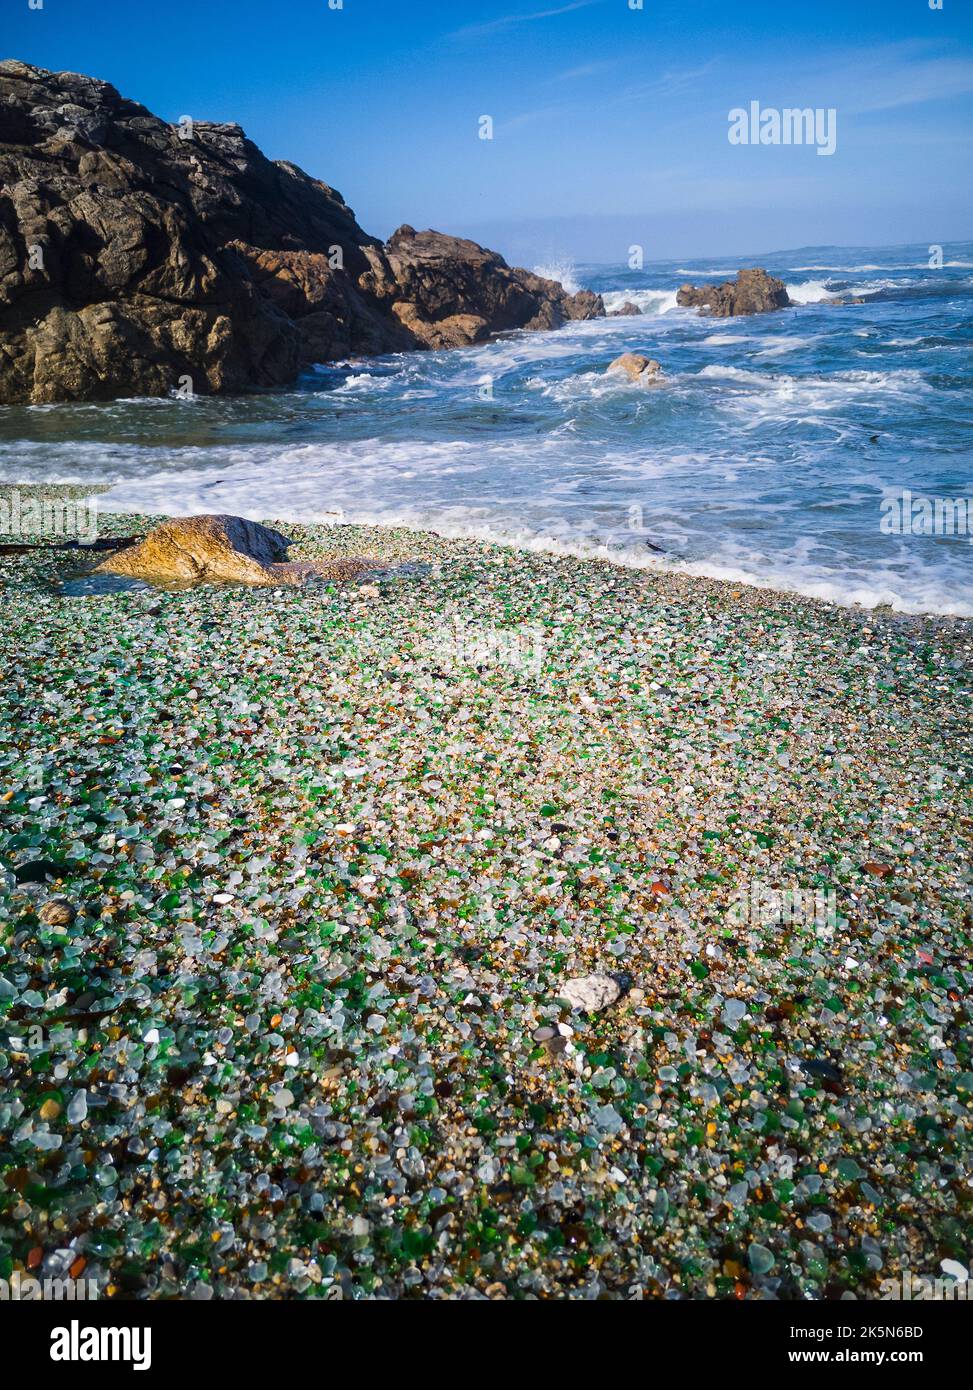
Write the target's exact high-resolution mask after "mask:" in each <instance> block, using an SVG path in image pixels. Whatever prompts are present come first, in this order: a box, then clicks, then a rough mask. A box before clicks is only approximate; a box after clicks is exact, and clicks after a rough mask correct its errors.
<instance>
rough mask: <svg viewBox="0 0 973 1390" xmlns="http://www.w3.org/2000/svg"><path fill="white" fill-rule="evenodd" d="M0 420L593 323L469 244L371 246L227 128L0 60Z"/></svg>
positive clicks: (267, 380)
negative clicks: (15, 407)
mask: <svg viewBox="0 0 973 1390" xmlns="http://www.w3.org/2000/svg"><path fill="white" fill-rule="evenodd" d="M0 185H2V187H3V196H2V197H0V404H15V403H18V402H35V403H36V402H48V401H62V400H107V399H111V398H112V397H116V396H131V395H152V396H160V395H167V394H169V393H170V392H172V391H175V390H179V391H182V392H183V394H189V393H192V394H202V395H205V394H210V393H214V392H233V391H244V390H250V389H254V388H259V387H274V386H281V385H286V384H288V383H290V382H291V381H293V380H294V378H295V376H296V375H297V373H298V372H299V371H300V370H301V369H302V368H303V367H305V366H307V365H309V364H312V363H315V362H329V361H334V360H336V359H339V358H346V357H351V356H359V355H366V354H371V353H380V352H399V351H408V350H410V349H421V348H431V347H452V346H458V345H462V344H466V343H472V342H479V341H481V340H482V339H484V338H486V337H489V336H490V335H491V334H493V333H499V332H503V331H505V330H507V329H511V328H556V327H558V326H559V325H560V324H563V323H565V322H567V321H568V320H570V319H579V318H591V317H594V316H596V315H600V314H603V313H604V305H603V303H602V301H601V298H600V296H598V295H594V294H591V293H590V292H589V291H582V292H581V293H580V294H575V295H572V294H569V293H568V292H567V291H566V290H565V289H564V287H563V286H562V285H559V284H557V283H556V282H555V281H552V280H545V279H542V278H541V277H540V276H537V275H533V274H532V273H531V272H530V271H526V270H517V269H512V268H511V267H509V266H508V265H507V264H506V262H505V261H504V260H503V259H502V258H501V257H500V256H498V255H497V254H496V253H495V252H492V251H486V250H484V249H483V248H482V247H480V246H477V245H476V244H475V243H474V242H472V241H462V240H459V239H458V238H455V237H447V236H443V235H442V234H441V233H438V232H415V231H414V230H413V229H412V228H411V227H401V228H400V229H399V231H398V232H397V233H396V234H395V236H394V237H392V238H391V240H390V241H389V242H388V244H387V245H386V246H383V245H382V243H381V242H380V241H379V240H378V239H377V238H375V237H371V236H369V235H368V233H367V232H365V231H363V230H362V228H361V227H360V226H359V225H358V223H357V221H356V220H355V215H354V213H353V212H352V210H351V209H350V208H349V207H348V206H347V205H346V204H345V202H344V200H343V199H342V197H341V195H340V193H337V192H336V191H335V190H334V189H333V188H329V187H328V185H327V184H325V183H322V182H320V181H319V180H318V179H313V178H311V177H310V176H309V175H308V174H305V173H304V172H303V171H302V170H301V169H299V168H297V166H296V165H294V164H290V163H288V162H287V161H285V160H277V161H272V160H269V159H267V158H266V157H265V156H264V155H263V154H261V152H260V150H259V149H257V147H256V146H255V145H254V144H253V143H252V142H251V141H250V140H248V139H247V137H246V135H245V134H244V132H243V131H242V130H241V128H240V127H239V126H238V125H231V124H219V123H214V122H210V121H199V120H197V121H190V120H189V119H188V118H184V119H182V120H181V121H180V122H179V124H177V125H169V124H168V123H166V122H165V121H161V120H159V119H158V118H157V117H155V116H153V115H152V114H151V113H150V112H149V111H147V110H146V109H145V107H143V106H139V105H138V104H137V103H135V102H133V101H129V100H127V99H126V98H124V97H122V96H121V95H120V94H119V93H118V92H117V91H116V89H115V88H114V87H112V86H110V85H109V84H108V83H107V82H99V81H97V80H95V79H94V78H90V77H83V76H80V75H78V74H77V73H69V72H62V73H53V72H47V71H45V70H44V69H42V68H36V67H31V66H29V65H28V64H26V63H20V62H16V61H14V60H8V61H5V62H0Z"/></svg>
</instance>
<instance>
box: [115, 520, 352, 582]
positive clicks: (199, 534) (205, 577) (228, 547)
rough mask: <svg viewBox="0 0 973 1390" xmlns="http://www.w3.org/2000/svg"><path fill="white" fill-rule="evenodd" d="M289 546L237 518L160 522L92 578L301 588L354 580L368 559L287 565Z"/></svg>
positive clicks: (283, 538)
mask: <svg viewBox="0 0 973 1390" xmlns="http://www.w3.org/2000/svg"><path fill="white" fill-rule="evenodd" d="M289 544H290V542H289V541H288V539H287V537H286V536H282V535H281V534H280V532H279V531H272V530H271V529H270V528H269V527H268V526H261V525H259V523H257V522H255V521H247V520H246V519H245V518H244V517H241V516H191V517H185V518H180V519H177V520H174V521H165V522H163V523H162V525H161V526H156V527H155V528H154V529H153V530H152V531H150V532H149V534H148V535H147V536H146V537H145V539H144V540H143V541H140V542H139V544H138V545H134V546H132V547H131V549H129V550H122V551H119V552H118V553H117V554H115V555H112V556H111V557H110V558H109V559H107V560H103V561H102V562H101V564H100V565H98V566H97V567H96V569H95V571H94V572H95V573H96V574H104V573H110V574H120V575H129V576H131V577H133V578H135V579H147V580H155V581H161V582H163V583H165V582H166V581H177V582H180V583H186V582H188V583H202V582H214V581H215V582H217V583H219V582H223V583H231V584H300V583H303V582H304V581H305V580H307V579H314V578H325V579H344V578H353V577H354V576H355V575H356V574H361V573H363V572H365V571H366V570H369V569H374V568H375V562H374V561H371V560H365V559H362V560H356V559H351V560H331V561H328V562H326V563H320V562H317V563H315V562H305V563H294V562H291V563H288V562H287V561H286V556H287V547H288V546H289Z"/></svg>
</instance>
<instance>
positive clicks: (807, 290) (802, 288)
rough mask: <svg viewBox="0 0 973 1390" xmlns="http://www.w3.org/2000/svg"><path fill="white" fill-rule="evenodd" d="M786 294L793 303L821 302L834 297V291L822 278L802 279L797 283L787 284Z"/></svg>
mask: <svg viewBox="0 0 973 1390" xmlns="http://www.w3.org/2000/svg"><path fill="white" fill-rule="evenodd" d="M787 295H788V298H789V299H790V300H791V302H792V303H794V304H821V303H823V301H824V300H826V299H834V298H835V293H834V291H833V290H829V289H828V287H827V285H826V284H825V283H824V281H823V280H804V281H802V282H801V284H799V285H788V286H787Z"/></svg>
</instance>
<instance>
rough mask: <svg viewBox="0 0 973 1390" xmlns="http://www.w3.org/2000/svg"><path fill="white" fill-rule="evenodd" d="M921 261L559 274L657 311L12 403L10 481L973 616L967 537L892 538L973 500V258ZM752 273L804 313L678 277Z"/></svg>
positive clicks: (971, 550)
mask: <svg viewBox="0 0 973 1390" xmlns="http://www.w3.org/2000/svg"><path fill="white" fill-rule="evenodd" d="M929 258H930V252H929V248H928V247H927V246H910V247H895V248H884V249H875V248H861V247H859V248H847V247H844V248H840V249H838V248H833V247H815V248H812V249H806V250H802V251H797V252H787V253H784V254H775V255H767V256H761V257H752V256H751V257H747V258H743V259H740V260H735V259H716V260H711V261H708V262H704V261H699V262H695V263H693V262H688V261H682V262H657V263H653V264H652V265H650V266H647V267H646V268H645V269H644V270H642V271H633V270H629V269H627V268H623V267H608V266H586V265H577V266H570V267H566V266H558V267H547V268H546V271H547V273H551V274H555V275H556V276H557V277H558V278H561V279H563V280H564V282H565V283H566V284H568V285H569V287H571V288H574V287H577V286H587V287H590V288H592V289H596V290H599V291H601V292H602V293H603V294H605V296H606V300H607V302H608V303H609V306H610V307H611V306H615V305H618V304H620V303H621V302H622V301H623V300H625V299H630V300H633V301H634V302H636V303H637V304H638V305H639V307H640V308H641V309H642V311H643V312H642V316H641V317H638V318H619V319H606V320H597V321H593V322H590V323H583V324H575V325H569V326H568V327H566V328H563V329H561V330H559V331H558V332H555V333H530V334H527V333H521V334H514V335H509V336H507V337H505V338H503V339H500V340H497V341H495V342H492V343H489V344H487V345H485V346H482V347H475V348H469V349H463V350H459V351H454V352H441V353H421V354H407V355H396V356H388V357H381V358H374V359H370V360H367V361H356V362H350V363H340V364H331V365H328V366H327V367H319V368H316V369H315V370H313V371H312V372H309V373H308V374H307V375H306V376H305V378H304V379H302V381H301V382H299V383H298V385H297V387H296V388H294V389H292V390H289V391H286V392H280V393H274V394H268V395H263V396H252V397H244V398H235V399H207V398H203V397H199V398H196V399H195V400H192V401H184V400H177V399H172V400H164V401H159V400H133V401H120V402H115V403H112V404H97V405H76V406H63V405H62V406H43V407H30V408H12V409H11V408H8V409H6V410H0V480H4V481H7V482H12V481H20V482H25V481H31V482H38V481H41V480H52V481H54V480H56V481H61V482H68V481H69V482H84V483H87V482H91V483H108V484H110V485H111V490H110V491H109V492H108V493H107V494H106V496H105V497H104V498H103V499H102V505H103V506H104V507H106V508H110V509H114V510H139V511H152V512H169V513H183V514H185V513H189V512H196V511H210V512H212V511H229V512H237V513H240V514H243V515H247V516H251V517H254V518H277V519H281V520H285V521H286V520H288V519H291V520H298V521H311V520H334V519H336V518H342V517H343V518H345V519H347V520H351V521H375V522H383V523H405V524H408V525H413V526H417V527H429V528H433V529H436V530H439V531H442V532H444V533H446V534H456V535H481V536H487V537H492V538H497V539H503V540H508V541H511V542H513V543H516V544H520V545H532V546H538V547H544V548H552V549H564V550H567V551H570V552H574V553H595V554H604V553H612V554H615V555H616V556H617V557H618V558H619V559H621V560H622V562H623V563H627V564H637V565H647V566H657V565H662V566H665V567H674V568H678V569H684V570H689V571H691V572H693V573H700V574H709V575H714V576H718V577H729V578H735V579H742V580H749V581H751V582H755V583H759V584H764V585H769V586H772V587H778V588H787V589H794V590H798V591H800V592H803V593H808V594H814V595H817V596H819V597H824V598H830V599H832V600H835V601H838V602H842V603H852V602H858V603H864V604H870V605H871V604H891V605H892V606H893V607H895V608H897V609H900V610H903V611H912V612H919V611H930V612H940V613H956V614H973V545H971V540H970V536H969V535H967V534H965V533H960V534H952V535H913V534H906V535H889V534H884V533H883V532H882V530H880V520H881V516H882V510H881V503H882V499H883V497H884V496H888V495H890V494H898V493H900V492H901V490H902V489H905V488H908V489H910V490H911V492H912V493H913V494H915V495H917V496H924V497H930V498H942V497H947V498H951V499H953V498H964V499H965V498H971V499H973V478H971V471H973V470H971V457H973V455H971V445H970V440H971V437H973V436H971V432H970V426H971V425H973V356H971V347H973V243H970V242H967V243H962V244H959V243H951V244H948V245H946V246H944V248H943V258H944V264H943V266H942V268H931V267H930V265H929ZM755 263H759V264H762V265H764V266H766V268H767V269H768V270H769V271H771V272H772V273H774V274H777V275H780V276H781V277H782V278H783V279H784V280H785V281H786V283H787V285H788V287H789V289H790V292H791V295H792V298H794V299H795V300H797V301H798V303H797V305H796V307H794V308H793V309H788V310H785V311H782V312H780V313H776V314H767V315H760V316H757V317H751V318H740V319H721V320H712V319H707V318H704V317H701V316H700V315H699V314H698V313H697V312H695V311H694V310H683V309H679V308H677V307H676V304H675V292H676V290H677V288H678V286H679V285H680V284H681V283H683V282H684V281H686V280H693V281H695V282H696V283H698V284H702V283H715V282H718V281H719V280H721V279H724V278H727V277H729V276H732V275H733V274H734V273H735V271H736V270H737V268H738V267H739V266H741V265H752V264H755ZM841 296H845V297H862V298H864V300H865V302H864V303H863V304H848V305H846V306H845V307H833V306H832V301H833V300H834V299H836V298H840V297H841ZM626 350H633V351H641V352H644V353H646V354H647V355H649V356H652V357H656V358H658V359H659V360H660V361H661V362H662V364H663V367H664V369H665V380H664V384H663V385H661V386H659V387H658V388H655V389H648V390H647V389H645V388H640V387H638V386H636V385H634V384H632V383H630V382H629V381H628V380H627V379H625V378H622V379H619V378H618V377H617V376H615V375H611V376H606V373H605V369H606V367H607V365H608V363H609V362H610V361H611V359H612V358H613V357H615V356H617V355H618V354H619V353H621V352H623V351H626ZM970 513H971V521H973V506H971V508H970ZM651 547H661V548H662V551H663V552H664V553H659V551H658V550H655V549H653V548H651Z"/></svg>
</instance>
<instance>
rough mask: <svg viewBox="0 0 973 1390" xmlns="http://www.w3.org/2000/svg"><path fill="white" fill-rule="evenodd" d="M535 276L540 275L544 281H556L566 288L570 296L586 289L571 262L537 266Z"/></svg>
mask: <svg viewBox="0 0 973 1390" xmlns="http://www.w3.org/2000/svg"><path fill="white" fill-rule="evenodd" d="M534 274H535V275H540V276H541V278H542V279H544V280H556V281H557V283H558V284H559V285H563V286H564V288H565V289H566V290H567V292H568V294H577V293H578V291H579V290H580V289H583V288H584V287H583V286H582V285H581V283H580V282H579V280H578V277H577V275H576V274H575V268H574V265H573V263H572V262H571V261H552V262H551V263H550V264H549V265H535V266H534Z"/></svg>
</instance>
